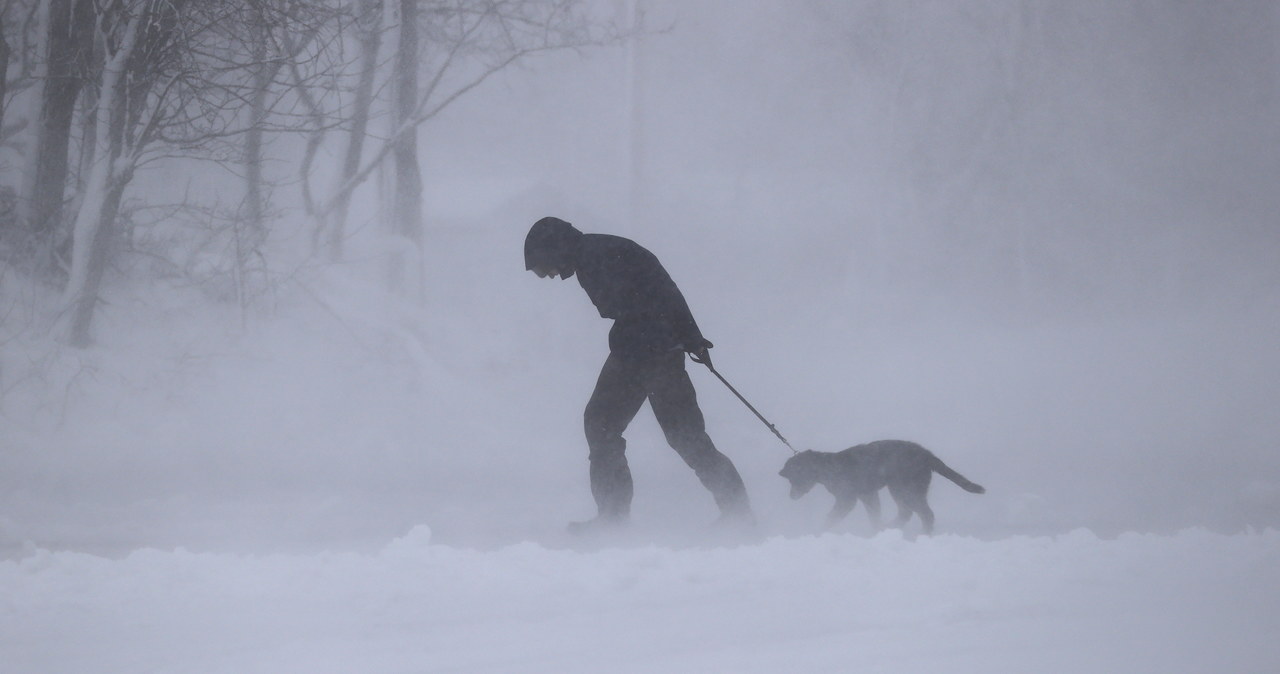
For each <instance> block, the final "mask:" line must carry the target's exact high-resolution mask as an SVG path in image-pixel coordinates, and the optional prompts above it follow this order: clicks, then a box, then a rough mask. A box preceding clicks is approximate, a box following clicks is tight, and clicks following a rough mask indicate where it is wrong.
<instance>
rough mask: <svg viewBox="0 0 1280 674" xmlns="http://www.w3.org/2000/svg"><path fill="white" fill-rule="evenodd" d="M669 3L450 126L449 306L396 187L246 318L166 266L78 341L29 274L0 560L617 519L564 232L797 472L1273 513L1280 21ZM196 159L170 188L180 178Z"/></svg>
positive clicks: (1146, 518)
mask: <svg viewBox="0 0 1280 674" xmlns="http://www.w3.org/2000/svg"><path fill="white" fill-rule="evenodd" d="M597 9H598V10H599V11H600V12H601V13H604V14H609V13H611V12H612V13H617V14H618V15H619V16H620V17H621V18H622V19H624V20H630V19H631V18H632V17H631V16H628V15H627V14H626V12H625V11H624V10H625V9H626V8H622V7H619V6H615V5H612V4H608V3H602V4H600V5H599V6H598V7H597ZM640 10H642V14H643V26H642V28H643V31H644V37H643V39H641V40H639V41H635V42H629V43H624V44H622V45H621V46H616V47H609V48H601V49H595V50H586V51H582V52H565V53H553V54H551V55H548V56H545V57H542V58H539V59H537V60H535V61H529V62H527V63H525V64H524V65H522V66H521V67H518V68H515V69H509V70H506V71H503V72H502V73H500V74H499V76H497V77H496V78H494V79H493V80H492V81H491V82H488V83H486V84H485V85H484V86H482V87H480V88H478V89H476V90H475V91H474V92H472V93H470V94H469V95H467V96H466V97H464V98H461V99H459V101H458V102H457V103H456V104H455V105H453V106H451V107H449V108H448V109H447V110H446V111H445V112H444V113H443V114H442V115H441V116H440V118H439V119H438V120H434V121H433V122H432V123H431V124H428V125H425V126H424V127H423V132H422V142H421V147H422V150H421V158H422V160H423V162H424V164H423V166H424V171H423V173H424V176H423V183H424V187H425V190H426V191H425V195H426V196H425V228H426V229H425V236H424V241H425V244H424V249H425V253H424V254H425V264H424V268H425V277H424V289H425V295H424V299H423V300H421V301H420V302H412V301H404V300H399V299H394V298H390V297H388V296H387V295H386V294H384V293H382V292H380V291H379V290H378V288H377V286H378V278H377V275H378V272H377V267H376V264H375V261H376V260H378V259H379V256H380V255H381V254H382V252H383V251H385V249H386V246H387V242H386V240H385V239H384V238H383V237H381V236H380V235H378V234H377V231H378V230H377V228H376V227H375V226H374V223H375V221H376V218H377V217H379V211H378V209H377V208H376V207H374V206H373V205H372V204H373V202H372V201H369V200H371V199H372V198H373V195H372V193H369V194H363V195H361V194H360V193H358V196H357V199H364V200H366V201H363V202H361V203H363V204H365V207H363V210H362V214H363V216H362V217H364V221H363V223H362V224H361V226H360V227H358V228H357V231H356V232H355V233H354V234H353V235H352V237H351V242H350V246H351V248H350V250H351V251H352V253H351V254H350V256H349V259H348V260H347V261H346V262H344V263H343V264H340V265H333V266H331V267H328V268H325V269H320V270H318V271H316V270H313V269H311V268H310V267H308V266H307V264H308V263H306V262H305V260H304V261H303V262H296V261H295V260H297V259H298V256H297V253H296V252H290V249H291V248H292V249H293V250H295V251H296V245H297V243H296V242H297V240H298V239H299V238H300V236H301V235H300V234H293V233H290V229H289V223H290V220H291V218H294V217H295V216H290V215H288V213H289V211H286V215H285V217H284V219H283V221H282V223H281V227H280V229H281V232H282V234H281V235H280V236H278V240H277V241H276V242H275V243H274V245H275V246H276V250H278V251H280V252H279V255H280V257H279V258H277V262H276V263H275V264H276V265H277V267H278V268H280V269H281V270H282V272H283V273H287V274H292V278H291V279H290V280H288V281H286V282H283V283H281V284H280V285H279V287H278V289H277V290H276V291H274V292H273V293H272V294H271V295H270V296H269V298H268V299H267V300H266V301H264V302H262V303H260V305H259V306H257V307H254V308H253V310H252V311H251V312H250V313H249V314H248V315H247V316H246V315H245V314H244V312H242V311H237V310H236V308H234V307H230V306H227V305H226V304H225V303H219V302H218V301H217V300H216V299H213V298H210V297H209V294H208V293H207V292H205V293H202V292H200V291H198V290H193V289H191V288H183V287H181V284H173V283H170V282H166V281H164V280H163V279H162V280H160V282H158V283H157V282H156V280H155V279H154V278H148V277H147V276H146V275H145V274H142V273H140V272H139V271H138V267H137V266H134V267H132V268H131V270H130V273H128V274H122V275H118V276H117V278H116V279H115V280H114V281H113V286H112V288H111V291H110V293H111V296H110V299H109V300H108V301H107V302H106V304H105V307H104V309H103V310H102V311H101V315H100V317H99V324H98V328H97V332H98V343H97V345H96V346H94V347H92V348H91V349H88V350H84V351H78V352H77V351H74V350H67V349H64V348H62V347H59V346H57V345H56V344H55V343H53V342H51V341H50V340H49V339H47V338H46V337H45V336H43V334H42V333H41V331H40V330H39V329H38V327H37V328H33V327H32V326H38V325H39V324H40V319H39V316H40V315H41V312H42V311H44V309H43V308H42V307H40V306H37V305H38V304H39V303H40V299H39V298H40V295H39V291H38V290H31V289H30V288H29V287H28V286H25V285H24V284H22V283H21V280H20V279H17V278H14V277H13V276H12V275H10V277H8V278H6V283H5V284H4V290H5V292H6V299H7V304H8V306H9V307H10V308H11V309H10V311H9V313H8V315H7V317H6V321H5V322H6V324H7V326H8V330H7V332H8V334H9V341H8V342H6V349H5V359H6V362H5V368H4V372H5V375H6V376H5V378H6V382H5V399H4V408H3V409H4V412H5V416H6V417H7V420H6V422H5V435H6V436H7V440H6V441H5V445H6V451H5V453H4V456H3V460H4V462H5V464H6V466H5V469H4V471H3V476H0V481H2V483H3V484H4V488H3V490H2V495H0V499H2V501H0V502H2V503H4V519H3V522H4V527H5V539H6V545H10V546H12V545H18V544H20V543H21V542H23V541H35V542H38V543H40V544H45V545H54V546H71V547H80V546H89V547H93V546H103V547H105V548H122V547H123V548H128V547H132V546H137V545H161V546H169V545H185V546H191V547H195V548H197V549H199V548H204V547H208V548H211V549H218V548H222V547H227V546H229V547H231V548H235V549H242V548H248V549H254V548H256V547H258V546H266V547H268V548H277V547H283V548H291V547H293V546H301V547H304V548H305V547H314V546H323V545H328V544H330V543H332V542H335V541H336V542H343V543H359V542H360V541H382V540H386V538H387V537H388V536H393V535H396V534H397V533H402V532H403V531H405V530H407V529H408V528H410V527H411V526H413V525H414V524H417V523H420V522H422V521H429V522H431V524H432V526H433V528H434V530H435V532H436V536H437V540H443V541H446V542H456V543H460V544H468V545H481V546H490V545H495V544H501V543H505V542H511V541H516V540H522V539H525V538H528V537H530V536H533V537H537V536H540V535H544V534H547V533H548V532H552V531H555V530H558V529H559V528H560V527H562V526H563V523H564V522H565V521H568V520H569V519H575V518H580V517H582V516H585V515H588V514H589V513H590V510H591V502H590V496H589V493H588V490H587V488H586V470H585V468H586V462H585V456H586V448H585V443H584V442H583V440H582V438H581V428H580V424H581V410H582V406H583V404H584V403H585V401H586V398H587V396H588V394H589V393H590V390H591V387H592V385H593V383H594V377H595V375H596V373H597V371H598V368H599V365H600V363H601V362H603V359H604V356H605V355H606V351H607V346H606V344H605V339H604V337H605V334H606V332H607V330H608V327H609V326H608V322H607V321H603V320H601V319H599V318H598V316H596V315H595V311H594V309H593V307H591V306H590V303H589V302H588V301H587V300H586V297H585V295H584V294H583V293H582V292H581V289H579V288H578V287H577V284H576V283H574V282H572V281H571V282H569V283H558V282H557V283H550V282H545V281H544V282H539V280H538V279H536V278H534V277H533V275H532V274H529V273H527V272H525V271H524V270H523V269H522V268H521V265H520V244H521V241H522V239H523V235H524V232H525V231H526V229H527V228H528V226H529V224H531V223H532V222H533V221H534V220H536V219H537V218H539V217H542V216H543V215H557V216H559V217H562V218H564V219H566V220H569V221H570V222H573V223H575V225H577V226H578V227H579V228H581V229H583V230H584V231H594V232H605V233H615V234H621V235H625V236H628V237H631V238H634V239H635V240H637V241H638V242H640V243H641V244H642V245H645V246H646V247H648V248H649V249H650V250H652V251H654V252H655V253H656V254H657V255H658V257H659V258H660V259H661V260H662V261H663V263H664V264H665V266H666V267H667V269H668V270H669V271H670V272H671V274H672V276H673V278H675V280H676V281H677V283H678V284H679V285H680V286H681V288H682V290H683V291H684V294H685V296H686V298H687V299H688V301H689V303H690V306H691V307H692V309H693V311H694V314H695V316H696V317H697V319H698V321H699V324H700V325H701V327H702V329H703V332H704V333H705V334H706V335H707V336H708V337H709V338H710V339H711V340H712V341H713V342H715V344H716V348H715V350H714V355H715V357H716V362H717V365H718V366H719V369H720V371H721V372H722V373H724V374H725V375H726V376H727V377H728V378H729V380H730V381H731V382H732V383H733V384H734V385H735V386H736V387H738V388H739V390H741V391H742V392H743V393H744V394H745V395H746V396H747V397H748V399H749V400H751V401H752V403H753V404H754V405H756V407H757V408H758V409H759V410H761V412H762V413H764V414H765V415H766V416H767V417H768V418H769V420H770V421H771V422H773V423H775V424H776V426H777V427H778V428H779V430H780V431H782V432H783V433H784V434H785V435H786V436H787V437H788V438H789V439H790V440H791V441H792V443H793V444H794V445H795V446H797V447H802V448H813V449H820V450H825V451H835V450H838V449H842V448H844V447H847V446H850V445H853V444H858V443H862V442H867V441H870V440H875V439H881V438H904V439H910V440H915V441H917V442H920V443H922V444H924V445H925V446H927V447H930V448H931V449H933V450H934V451H935V452H937V453H938V454H939V455H940V456H942V457H943V458H944V459H945V460H947V461H948V462H949V463H951V464H952V465H953V466H955V467H956V468H957V469H959V470H961V471H962V472H964V473H965V474H966V475H969V476H971V477H973V478H974V479H975V480H977V481H980V482H982V483H983V484H985V485H987V486H988V488H989V490H990V493H989V494H987V495H986V496H984V497H983V498H981V499H977V498H972V497H969V496H968V495H965V494H963V493H961V492H960V491H958V490H954V489H949V486H948V485H946V484H943V485H940V486H936V487H935V488H934V494H935V495H934V498H935V500H936V502H937V505H936V510H937V511H938V512H939V513H940V517H939V522H940V527H941V528H944V529H945V530H947V531H950V532H955V533H962V534H969V535H977V536H981V537H988V538H994V537H1001V536H1007V535H1010V534H1021V533H1055V532H1065V531H1070V530H1073V529H1076V528H1080V527H1085V528H1089V529H1092V530H1094V531H1095V532H1098V533H1101V534H1103V535H1114V534H1117V533H1120V532H1125V531H1135V532H1171V531H1176V530H1179V529H1182V528H1186V527H1193V526H1203V527H1209V528H1212V529H1214V530H1218V531H1222V532H1228V533H1229V532H1235V531H1240V530H1243V529H1245V528H1249V527H1273V526H1275V525H1276V524H1277V521H1278V518H1280V459H1277V458H1276V457H1277V453H1276V452H1275V449H1276V446H1275V443H1276V440H1275V438H1276V437H1277V431H1278V430H1280V428H1278V422H1277V421H1276V419H1275V418H1274V415H1272V414H1271V413H1270V412H1271V411H1272V410H1273V409H1274V407H1275V404H1276V402H1277V401H1280V383H1277V382H1280V376H1277V375H1280V357H1278V354H1277V352H1276V349H1275V347H1274V335H1275V334H1276V328H1277V327H1278V326H1280V305H1278V299H1280V293H1278V292H1277V291H1278V290H1280V285H1278V284H1277V281H1280V278H1278V273H1280V272H1278V270H1280V265H1277V264H1276V262H1277V261H1278V257H1277V252H1278V244H1280V241H1278V239H1277V235H1276V228H1275V217H1274V213H1276V212H1277V206H1280V204H1277V200H1278V199H1280V197H1278V196H1277V193H1276V191H1275V190H1274V189H1273V186H1274V185H1275V184H1276V179H1277V178H1278V177H1280V155H1277V153H1276V152H1275V148H1276V147H1277V141H1278V140H1280V138H1277V135H1280V130H1278V129H1277V127H1276V125H1275V124H1274V120H1275V119H1276V113H1277V110H1276V107H1277V105H1278V102H1280V99H1278V98H1277V88H1278V85H1280V81H1278V80H1277V77H1276V73H1277V72H1278V69H1277V65H1280V57H1277V51H1276V44H1277V42H1276V40H1275V32H1276V28H1275V27H1276V21H1277V20H1278V17H1277V15H1276V13H1275V11H1274V9H1273V8H1272V7H1271V6H1270V5H1269V4H1268V3H1263V2H1258V3H1247V2H1246V3H1229V4H1226V5H1221V4H1216V3H1190V4H1181V5H1177V6H1159V7H1155V6H1152V7H1147V6H1133V5H1113V4H1110V3H1097V4H1074V5H1071V6H1056V5H1045V6H1041V5H1037V4H1035V3H1022V4H1015V3H991V4H982V5H949V4H948V5H936V4H932V3H892V4H890V3H843V2H840V3H836V2H831V3H826V2H809V3H795V4H792V3H786V4H782V3H768V2H759V3H750V4H747V5H743V4H742V3H737V2H733V3H730V2H702V3H696V4H692V5H690V4H688V3H678V2H643V3H640ZM177 166H180V165H169V166H168V167H167V168H165V169H164V170H153V171H149V172H145V173H143V174H142V175H140V177H139V181H140V183H141V187H140V189H145V190H153V191H163V190H165V189H172V188H174V187H177V186H178V185H180V184H186V185H188V186H190V185H191V179H190V177H189V176H188V175H185V174H183V173H182V172H181V171H180V170H179V169H178V168H175V167H177ZM210 184H212V185H215V186H216V185H217V184H218V183H217V182H212V183H210ZM144 194H145V192H144ZM299 231H300V230H299ZM304 270H305V271H304ZM20 323H21V325H19V324H20ZM44 334H47V333H44ZM691 367H692V368H693V371H694V372H693V375H694V377H695V385H696V386H697V388H698V391H699V397H700V402H701V404H702V406H703V408H704V412H705V414H706V416H707V419H708V425H709V431H710V433H711V436H712V437H713V439H714V440H715V441H716V442H717V445H718V446H719V447H720V448H721V449H722V450H723V451H724V452H725V453H726V454H728V455H729V456H730V457H731V458H732V459H733V460H734V461H735V462H736V463H737V464H738V466H739V469H740V471H741V472H742V473H743V474H744V477H745V479H746V482H747V486H748V490H749V492H750V493H751V495H752V498H753V500H754V501H755V503H756V507H757V510H759V511H760V516H761V518H762V520H764V521H766V522H768V523H769V526H771V527H775V528H776V529H777V530H779V531H801V530H805V527H809V526H811V523H812V522H813V521H815V520H816V519H817V518H818V517H819V516H820V514H821V512H822V511H823V510H824V509H825V508H826V507H827V503H824V502H821V498H820V497H810V501H813V502H809V501H801V502H796V503H790V502H787V501H786V500H785V484H784V483H783V482H784V481H783V480H782V479H781V478H778V477H777V476H776V472H777V469H778V467H780V466H781V463H782V461H783V460H784V459H785V458H786V456H788V455H789V452H788V451H787V449H786V447H784V446H783V445H782V444H781V443H779V442H778V441H777V440H776V438H774V437H773V435H772V434H771V433H770V432H769V431H768V429H767V428H765V427H764V426H763V425H762V424H760V423H759V422H758V421H757V420H756V419H755V418H754V417H753V416H752V415H751V414H750V413H749V412H748V411H747V410H746V409H745V408H744V407H743V406H741V404H740V403H739V402H738V401H737V400H736V399H735V398H733V397H732V395H731V394H729V392H728V391H727V390H725V389H724V388H723V387H721V386H720V384H719V382H718V381H716V380H715V379H714V378H712V377H711V376H710V375H709V373H706V372H701V371H699V370H700V369H701V368H698V367H696V366H691ZM628 439H629V444H630V447H631V448H632V449H631V451H630V452H629V457H630V459H631V461H632V465H633V470H634V471H635V474H636V481H637V498H636V503H635V508H636V519H637V522H638V525H637V526H640V527H642V528H651V529H653V530H658V531H660V530H664V529H667V528H677V529H678V528H681V527H691V526H693V523H697V522H701V521H703V520H706V521H710V519H711V518H712V515H713V514H714V513H713V509H712V507H711V504H710V501H709V499H708V498H707V497H706V494H705V493H704V492H702V490H701V489H700V487H699V486H698V485H697V482H696V480H694V479H693V476H692V474H691V473H690V472H689V471H688V470H687V468H686V467H685V466H684V465H683V464H681V462H680V461H679V459H678V458H677V457H676V456H675V454H674V453H673V452H671V451H670V450H669V449H668V448H667V447H666V446H665V442H664V441H663V440H662V438H661V434H660V432H659V431H658V429H657V426H656V424H655V423H654V422H653V420H652V417H651V415H650V414H649V413H648V412H647V410H646V411H642V413H641V415H640V416H639V417H638V418H637V420H636V422H634V424H633V425H632V428H631V430H630V431H629V433H628ZM844 527H845V528H846V529H847V530H850V531H855V532H864V533H869V531H870V530H869V527H865V526H864V523H863V519H862V515H860V514H855V515H854V516H852V517H851V518H849V520H847V522H846V524H845V525H844Z"/></svg>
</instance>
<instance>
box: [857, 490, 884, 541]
mask: <svg viewBox="0 0 1280 674" xmlns="http://www.w3.org/2000/svg"><path fill="white" fill-rule="evenodd" d="M858 498H859V500H861V501H862V505H865V506H866V507H867V517H869V518H871V528H873V529H875V530H876V531H880V529H881V526H880V492H877V491H873V492H871V493H869V494H863V495H862V496H860V497H858Z"/></svg>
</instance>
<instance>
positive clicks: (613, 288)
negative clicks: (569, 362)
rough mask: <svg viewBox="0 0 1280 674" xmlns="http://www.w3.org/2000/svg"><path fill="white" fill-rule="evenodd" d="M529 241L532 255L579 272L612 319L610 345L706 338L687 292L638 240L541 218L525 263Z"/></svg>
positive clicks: (633, 348)
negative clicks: (677, 284)
mask: <svg viewBox="0 0 1280 674" xmlns="http://www.w3.org/2000/svg"><path fill="white" fill-rule="evenodd" d="M530 241H533V242H534V244H533V245H534V250H533V253H532V254H533V256H534V258H537V257H538V256H539V255H541V256H543V257H542V259H546V260H551V261H554V262H555V263H556V264H557V266H559V267H560V269H561V271H562V272H563V274H564V277H565V278H568V277H569V276H571V275H573V274H574V273H576V274H577V275H578V283H580V284H581V285H582V289H583V290H585V291H587V297H589V298H590V299H591V302H592V304H595V305H596V309H597V310H599V311H600V315H601V316H602V317H604V318H612V319H614V323H613V329H611V330H610V331H609V350H610V351H613V352H614V353H619V354H626V355H643V354H646V353H655V352H662V351H671V350H684V351H694V350H696V349H698V348H699V347H701V346H703V345H704V344H705V343H706V340H705V339H704V338H703V336H702V332H701V331H700V330H699V329H698V324H697V323H696V322H695V321H694V320H693V314H692V313H691V312H690V311H689V305H688V304H687V303H686V302H685V299H684V295H682V294H681V293H680V289H679V288H677V287H676V284H675V282H674V281H672V280H671V276H670V275H668V274H667V270H666V269H664V268H663V267H662V263H660V262H658V258H657V257H655V256H654V255H653V253H650V252H649V251H648V250H646V249H645V248H644V247H642V246H640V244H638V243H636V242H634V241H632V240H630V239H625V238H623V237H620V236H612V235H610V234H583V233H582V232H580V231H578V230H577V229H575V228H574V227H573V226H572V225H569V223H567V222H564V221H563V220H558V219H556V218H543V219H542V220H540V221H538V223H537V224H535V225H534V229H533V230H531V231H530V237H529V239H528V240H526V247H525V257H526V265H527V266H530V265H531V264H532V263H531V262H530V259H531V258H530V254H531V251H530ZM530 268H532V267H531V266H530Z"/></svg>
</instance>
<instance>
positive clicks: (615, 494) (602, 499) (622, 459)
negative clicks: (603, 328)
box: [582, 354, 645, 522]
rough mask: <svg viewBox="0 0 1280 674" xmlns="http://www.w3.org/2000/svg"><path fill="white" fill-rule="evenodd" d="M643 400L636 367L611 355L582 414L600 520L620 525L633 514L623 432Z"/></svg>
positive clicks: (629, 472) (592, 487)
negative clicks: (617, 522)
mask: <svg viewBox="0 0 1280 674" xmlns="http://www.w3.org/2000/svg"><path fill="white" fill-rule="evenodd" d="M644 400H645V390H644V387H643V386H642V385H641V381H640V377H639V376H638V371H637V368H636V366H635V364H634V363H632V362H629V361H628V360H626V359H624V358H620V357H618V356H616V355H614V354H609V358H608V359H606V360H605V362H604V367H602V368H601V369H600V377H599V379H597V380H596V388H595V391H593V392H592V393H591V400H590V401H588V402H587V409H586V411H585V412H584V413H583V415H582V417H583V428H584V430H585V431H586V435H587V448H588V450H589V458H590V461H591V469H590V474H591V495H592V496H593V497H595V501H596V508H597V510H598V511H599V514H598V516H599V518H600V519H601V520H609V521H619V522H621V521H625V520H626V519H627V517H629V516H630V514H631V496H632V491H633V488H632V484H631V469H630V468H629V467H628V466H627V456H626V449H627V441H626V440H625V439H623V437H622V432H623V431H625V430H626V429H627V425H628V424H630V423H631V420H632V419H634V418H635V416H636V412H639V411H640V406H641V405H643V404H644Z"/></svg>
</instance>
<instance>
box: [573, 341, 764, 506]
mask: <svg viewBox="0 0 1280 674" xmlns="http://www.w3.org/2000/svg"><path fill="white" fill-rule="evenodd" d="M645 400H648V401H649V406H650V407H652V408H653V414H654V416H655V417H657V418H658V424H659V425H661V426H662V432H663V433H664V434H666V437H667V443H668V444H670V445H671V447H672V448H673V449H675V450H676V452H677V453H678V454H679V455H680V458H682V459H684V462H685V463H687V464H689V467H690V468H693V471H694V473H695V474H696V475H697V476H698V479H699V480H701V481H702V485H703V486H704V487H706V488H707V489H708V490H709V491H710V492H711V495H712V496H713V497H715V501H716V505H718V506H720V512H721V513H724V514H726V515H731V516H732V515H745V514H747V513H748V512H749V511H750V509H751V507H750V505H749V503H748V501H747V491H746V488H745V487H744V486H743V484H742V477H741V476H739V475H738V470H737V469H736V468H734V467H733V462H732V461H730V460H729V457H727V456H725V455H724V454H721V453H720V451H719V450H717V449H716V447H715V445H714V444H712V443H711V438H710V437H709V436H708V435H707V431H706V426H705V423H704V421H703V418H702V410H700V409H698V398H697V396H696V394H695V393H694V391H693V382H691V381H689V373H688V372H685V369H684V353H682V352H679V351H672V352H668V353H660V354H656V355H645V356H628V355H620V354H617V353H610V354H609V358H608V359H607V360H605V362H604V367H603V368H602V369H601V370H600V378H599V380H597V381H596V389H595V391H594V392H593V393H592V394H591V400H590V402H588V403H587V410H586V413H585V414H584V415H583V420H584V425H585V428H586V432H587V447H588V448H590V452H591V453H590V459H591V495H592V496H594V497H595V500H596V507H597V508H598V509H599V513H600V517H602V518H605V519H626V518H627V516H628V515H629V514H630V512H631V495H632V484H631V469H630V468H628V467H627V457H626V449H627V441H626V440H624V439H623V437H622V433H623V431H625V430H626V429H627V425H628V424H630V423H631V420H632V419H634V418H635V416H636V413H637V412H639V411H640V407H641V405H643V404H644V401H645Z"/></svg>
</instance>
